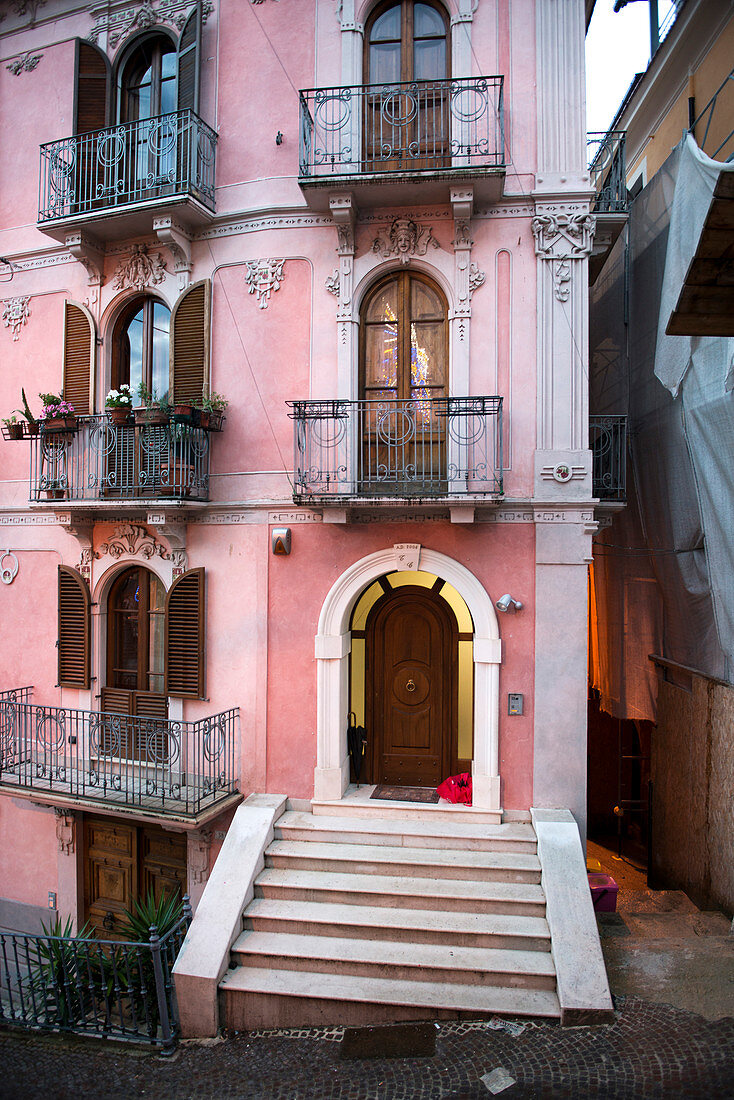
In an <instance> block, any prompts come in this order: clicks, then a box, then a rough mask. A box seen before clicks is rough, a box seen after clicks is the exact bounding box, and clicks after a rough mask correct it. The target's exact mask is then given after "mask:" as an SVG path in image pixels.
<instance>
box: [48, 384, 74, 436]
mask: <svg viewBox="0 0 734 1100" xmlns="http://www.w3.org/2000/svg"><path fill="white" fill-rule="evenodd" d="M38 396H39V397H40V399H41V401H42V403H43V408H42V409H41V429H42V431H44V432H64V433H71V432H75V431H76V428H77V421H76V411H75V409H74V406H73V405H72V404H71V403H70V402H69V401H64V399H63V397H59V395H58V394H56V393H39V395H38Z"/></svg>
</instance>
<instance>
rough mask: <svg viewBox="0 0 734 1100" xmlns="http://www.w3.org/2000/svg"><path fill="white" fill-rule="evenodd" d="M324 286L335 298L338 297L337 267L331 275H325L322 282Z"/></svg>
mask: <svg viewBox="0 0 734 1100" xmlns="http://www.w3.org/2000/svg"><path fill="white" fill-rule="evenodd" d="M324 286H325V287H326V289H327V290H328V292H329V294H333V295H334V297H335V298H338V297H339V269H338V268H336V267H335V268H334V274H333V275H327V277H326V280H325V282H324Z"/></svg>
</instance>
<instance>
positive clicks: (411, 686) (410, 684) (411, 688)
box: [405, 680, 415, 691]
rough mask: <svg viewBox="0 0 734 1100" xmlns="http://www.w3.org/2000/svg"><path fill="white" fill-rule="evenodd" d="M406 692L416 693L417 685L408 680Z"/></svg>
mask: <svg viewBox="0 0 734 1100" xmlns="http://www.w3.org/2000/svg"><path fill="white" fill-rule="evenodd" d="M405 690H406V691H415V684H414V683H413V681H412V680H408V682H407V684H406V685H405Z"/></svg>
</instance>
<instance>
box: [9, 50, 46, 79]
mask: <svg viewBox="0 0 734 1100" xmlns="http://www.w3.org/2000/svg"><path fill="white" fill-rule="evenodd" d="M42 57H43V54H42V53H36V54H33V53H31V52H30V50H29V51H28V53H24V54H23V55H22V56H21V57H16V59H15V61H11V62H10V64H9V65H6V66H5V68H6V69H7V70H8V72H9V73H12V74H13V76H20V74H21V73H32V72H33V70H34V69H35V68H37V67H38V62H39V61H40V60H41V58H42Z"/></svg>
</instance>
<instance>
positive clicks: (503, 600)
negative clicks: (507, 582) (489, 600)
mask: <svg viewBox="0 0 734 1100" xmlns="http://www.w3.org/2000/svg"><path fill="white" fill-rule="evenodd" d="M494 606H495V607H496V608H497V610H498V611H519V610H520V608H521V607H522V603H521V602H520V600H513V598H512V596H511V595H510V593H509V592H506V593H505V594H504V596H500V598H499V599H498V600H497V603H496V604H495V605H494Z"/></svg>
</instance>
